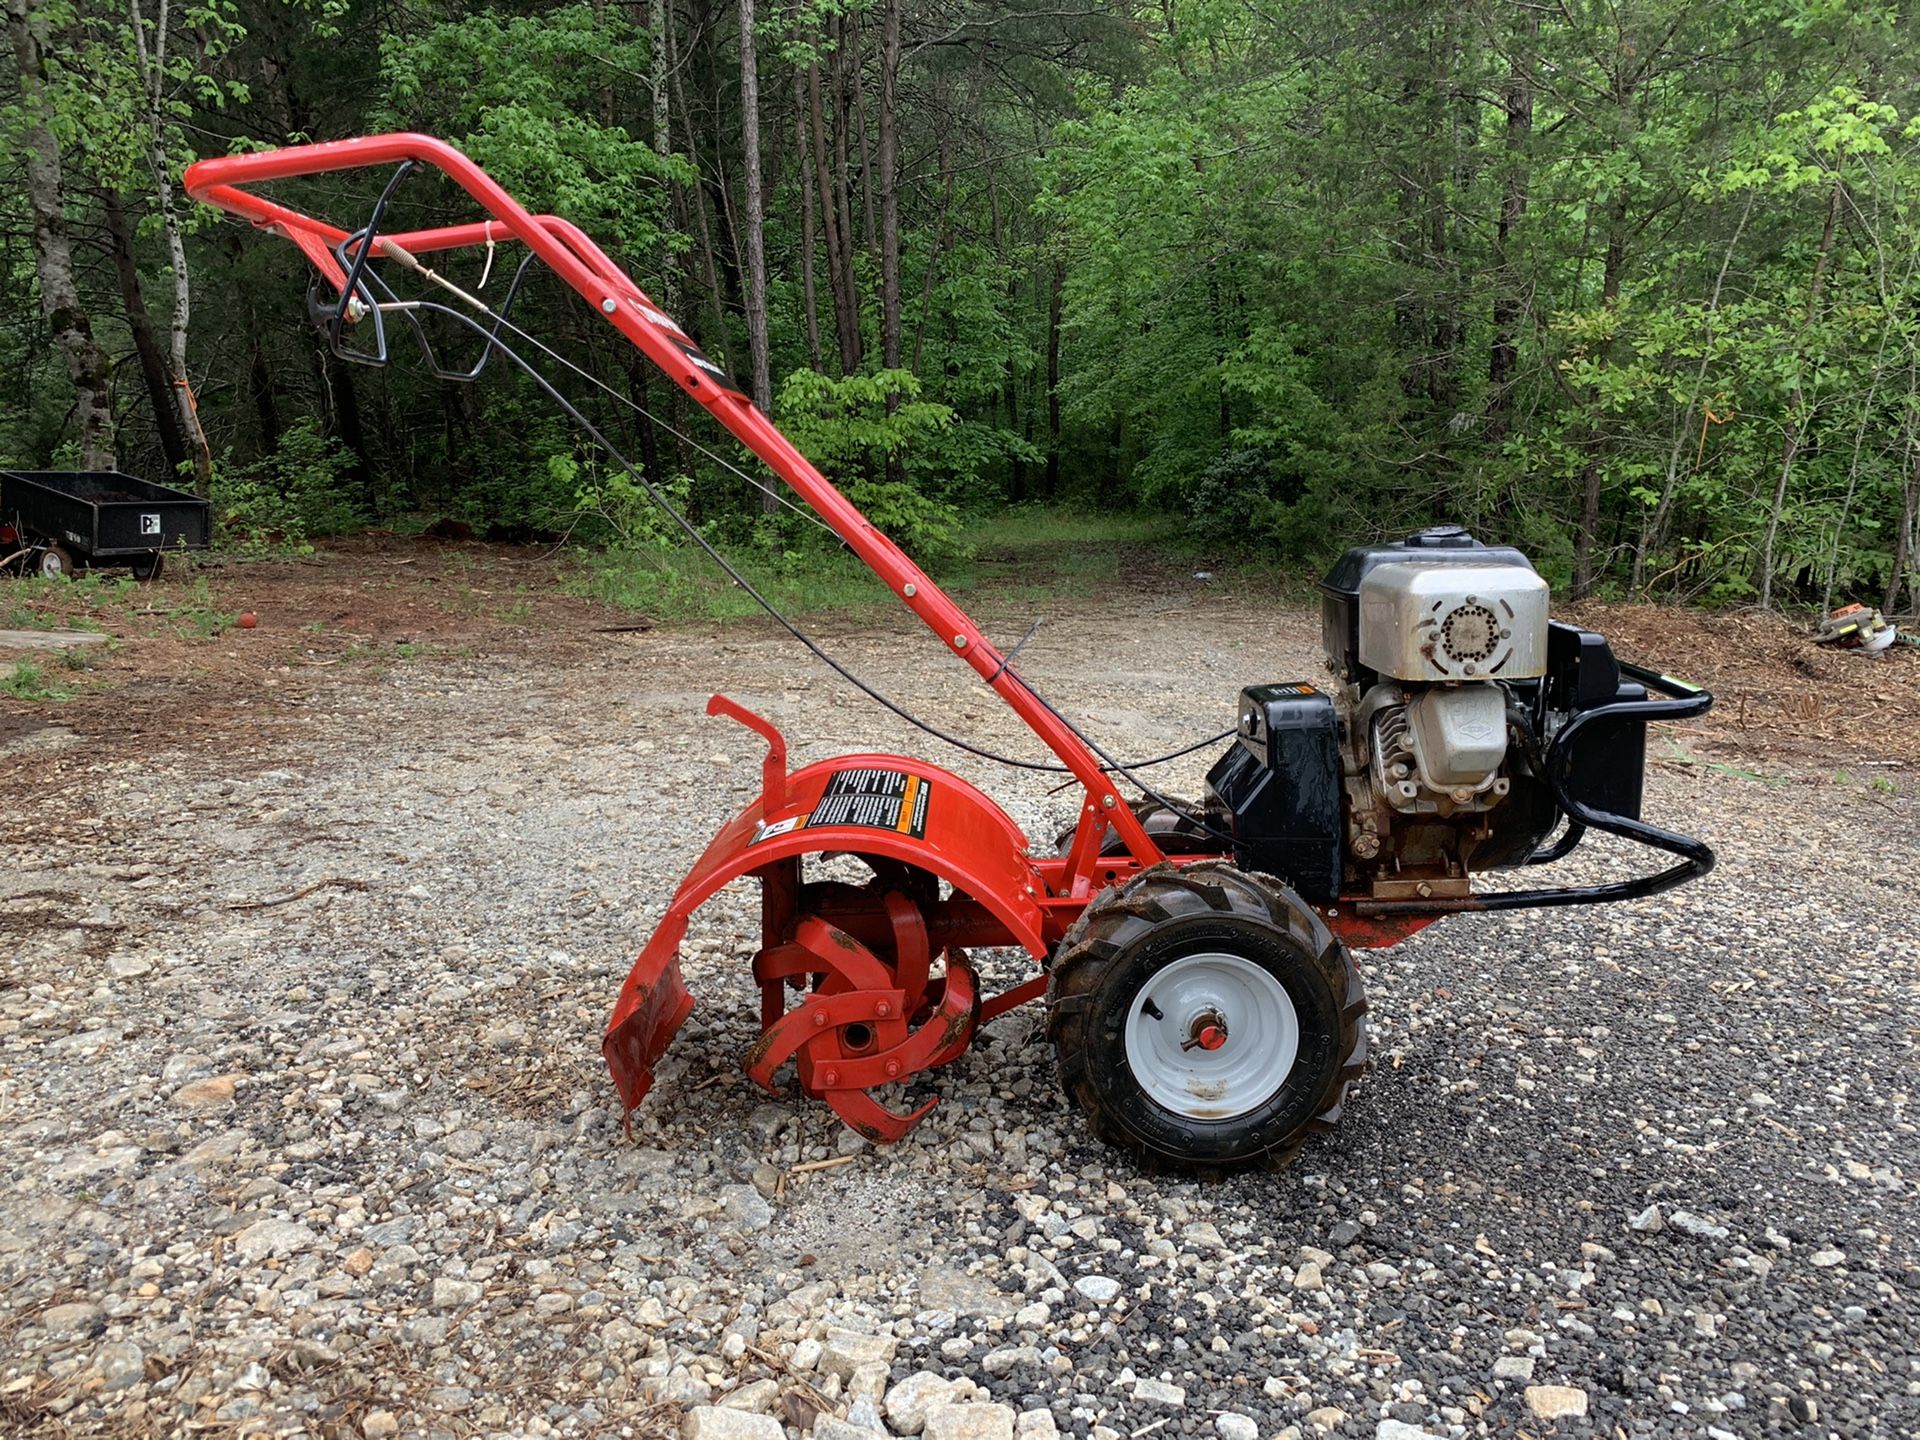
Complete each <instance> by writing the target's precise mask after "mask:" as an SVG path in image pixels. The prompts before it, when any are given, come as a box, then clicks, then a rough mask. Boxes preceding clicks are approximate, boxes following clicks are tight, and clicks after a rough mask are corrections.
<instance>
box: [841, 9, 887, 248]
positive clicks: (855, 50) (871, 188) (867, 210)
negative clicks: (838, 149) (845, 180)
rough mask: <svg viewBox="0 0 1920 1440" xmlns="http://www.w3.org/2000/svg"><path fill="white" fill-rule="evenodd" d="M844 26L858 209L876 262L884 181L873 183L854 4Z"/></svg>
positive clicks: (861, 38)
mask: <svg viewBox="0 0 1920 1440" xmlns="http://www.w3.org/2000/svg"><path fill="white" fill-rule="evenodd" d="M847 29H848V36H847V41H848V46H849V52H850V53H849V54H848V56H847V79H848V82H849V84H848V93H849V95H850V96H851V97H852V104H853V135H854V142H855V144H857V145H858V146H859V150H860V208H861V210H862V212H864V216H865V219H866V223H867V254H869V255H871V256H872V257H873V259H874V260H875V262H878V261H879V259H880V229H879V219H878V216H877V214H876V212H875V210H874V198H875V191H877V190H878V189H879V188H880V185H884V184H885V183H886V182H885V181H884V180H883V181H880V182H879V183H878V184H876V183H875V181H874V175H873V147H872V146H871V145H869V144H868V143H867V84H866V79H867V57H866V48H865V44H864V40H865V37H864V36H863V35H862V34H861V30H860V10H859V9H858V8H857V7H856V8H854V9H853V10H852V12H851V13H850V14H849V15H848V16H847ZM882 83H884V81H883V82H882Z"/></svg>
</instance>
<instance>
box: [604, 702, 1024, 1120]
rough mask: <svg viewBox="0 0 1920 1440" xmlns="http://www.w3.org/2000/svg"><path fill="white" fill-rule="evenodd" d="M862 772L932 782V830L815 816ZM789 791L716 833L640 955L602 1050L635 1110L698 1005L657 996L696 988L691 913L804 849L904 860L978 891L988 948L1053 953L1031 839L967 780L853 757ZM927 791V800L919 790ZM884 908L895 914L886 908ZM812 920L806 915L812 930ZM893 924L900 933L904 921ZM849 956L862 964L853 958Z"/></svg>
mask: <svg viewBox="0 0 1920 1440" xmlns="http://www.w3.org/2000/svg"><path fill="white" fill-rule="evenodd" d="M723 713H732V712H731V710H726V711H724V712H723ZM763 723H764V722H763ZM755 728H756V729H758V727H757V726H756V727H755ZM767 728H768V729H771V728H772V727H771V726H769V727H767ZM762 733H765V732H762ZM776 734H777V732H776ZM858 770H870V771H884V772H892V773H897V774H901V775H905V776H907V777H909V778H910V779H911V780H913V781H916V782H918V784H921V785H928V786H931V787H932V789H931V790H930V792H929V794H928V796H927V801H926V807H925V821H924V827H923V830H922V833H920V834H918V835H916V834H912V833H908V832H904V831H901V830H898V829H881V828H877V827H875V826H872V825H846V824H839V825H836V824H815V823H812V822H813V817H814V813H815V811H816V810H817V809H819V808H820V804H821V800H822V798H823V797H824V796H825V793H826V790H827V787H828V785H829V784H830V783H831V782H832V780H833V777H834V776H835V775H836V774H840V773H842V772H847V771H858ZM770 788H771V787H770ZM779 789H780V793H781V795H782V802H781V803H780V804H779V805H778V806H776V807H775V808H774V809H772V810H771V811H769V810H767V809H766V808H765V796H763V797H762V798H761V799H759V800H755V801H754V802H753V803H752V804H750V805H748V806H747V808H746V809H744V810H742V811H741V812H740V813H739V814H738V815H736V816H735V817H734V818H733V819H732V820H731V821H729V822H728V823H727V825H726V826H725V827H723V828H722V829H721V831H720V833H719V834H718V835H717V836H715V837H714V839H713V842H712V843H711V844H710V845H708V846H707V849H706V852H705V853H704V854H702V855H701V857H700V859H699V860H698V861H697V862H696V863H695V864H694V867H693V869H692V871H690V872H689V873H688V875H687V878H686V879H685V880H683V881H682V882H681V884H680V888H679V890H678V891H677V892H676V893H675V894H674V897H673V900H672V902H671V903H670V904H669V905H668V906H667V913H666V914H665V915H664V916H663V917H662V918H661V921H660V926H659V928H658V929H657V930H656V931H655V932H654V934H653V937H652V938H651V939H650V940H648V942H647V945H646V948H645V949H643V950H642V951H641V952H640V956H639V958H638V959H637V960H636V961H635V962H634V966H633V971H632V973H631V974H630V975H628V977H627V983H626V985H625V986H624V987H623V988H622V990H621V992H620V1001H619V1003H618V1005H616V1006H615V1008H614V1012H613V1019H612V1021H611V1022H610V1023H609V1025H608V1027H607V1034H606V1040H605V1042H604V1044H603V1046H602V1048H603V1050H604V1052H605V1054H606V1057H607V1064H608V1066H609V1067H610V1068H611V1069H612V1071H613V1075H614V1081H615V1083H616V1084H617V1085H618V1087H619V1090H620V1096H621V1099H622V1100H623V1101H625V1103H626V1105H627V1106H628V1108H629V1109H631V1108H632V1107H633V1106H635V1105H637V1104H639V1103H640V1101H641V1099H642V1098H643V1097H644V1096H645V1095H646V1093H647V1089H648V1087H649V1086H650V1085H651V1084H652V1080H653V1068H652V1067H653V1064H654V1062H655V1061H656V1060H657V1059H658V1057H659V1056H660V1054H661V1053H663V1052H664V1051H665V1049H666V1047H667V1044H668V1043H669V1042H670V1041H671V1040H672V1038H673V1033H674V1031H676V1030H678V1029H679V1027H680V1025H681V1023H682V1022H684V1021H685V1019H686V1015H687V1010H688V1009H691V1006H690V1005H689V1006H688V1007H686V1009H675V1008H668V1007H663V1006H662V1005H660V1004H658V1003H656V1001H655V997H656V996H658V995H660V994H662V993H663V992H664V993H668V994H674V993H680V994H684V993H685V983H684V981H683V980H682V978H681V973H680V965H679V950H680V945H681V942H682V941H683V940H684V939H685V938H686V932H687V922H688V918H689V917H690V916H691V915H692V913H693V912H694V911H695V910H696V909H698V908H699V907H700V906H701V905H702V904H703V903H705V902H706V900H707V899H708V898H709V897H711V896H712V895H713V894H714V892H715V891H717V890H719V889H720V887H721V886H723V885H725V884H727V883H728V882H729V881H733V880H737V879H740V878H741V877H743V876H747V875H754V874H759V873H761V872H762V871H766V870H770V869H775V868H777V867H778V866H779V865H780V864H781V862H784V861H788V860H791V859H793V858H795V857H798V856H801V855H810V854H820V853H823V852H836V851H848V852H853V853H856V854H864V855H874V856H878V857H882V858H887V859H893V860H897V861H902V862H904V863H906V864H908V865H913V866H916V867H918V868H919V869H922V870H925V871H928V872H930V873H931V874H933V875H936V876H938V877H939V878H940V879H942V880H944V881H946V882H947V883H948V884H949V885H951V886H952V887H953V888H954V889H955V890H956V891H958V892H959V893H960V894H962V895H964V896H965V897H967V899H968V900H969V901H971V902H972V905H973V907H974V908H973V909H971V910H970V911H967V912H965V917H966V918H967V919H969V920H971V921H972V922H973V931H974V933H979V931H981V930H987V931H988V935H989V938H987V939H986V941H985V942H984V943H987V944H1012V945H1018V946H1020V947H1021V948H1023V949H1025V950H1026V951H1027V952H1028V953H1029V954H1031V955H1033V956H1034V957H1035V958H1036V959H1040V958H1044V957H1045V955H1046V954H1047V952H1048V946H1049V943H1050V942H1049V940H1048V938H1047V928H1048V927H1047V925H1046V923H1045V918H1044V916H1043V914H1042V911H1041V908H1040V905H1039V901H1038V899H1037V897H1036V895H1035V891H1036V889H1037V888H1038V887H1037V884H1036V881H1035V878H1034V870H1033V867H1032V865H1031V864H1030V863H1029V861H1028V860H1027V857H1026V851H1027V848H1028V847H1027V838H1026V836H1025V835H1024V834H1022V833H1021V830H1020V827H1019V826H1017V825H1015V824H1014V823H1013V821H1012V820H1011V819H1009V818H1008V817H1007V815H1006V814H1005V812H1003V811H1002V810H1001V809H1000V807H999V806H997V805H995V804H994V803H993V801H991V800H990V799H988V798H987V797H986V796H985V795H984V794H982V793H981V792H980V791H979V790H977V789H975V788H974V787H973V786H972V785H970V784H968V783H967V782H966V781H965V780H962V779H961V778H960V777H959V776H957V775H954V774H952V773H950V772H949V771H946V770H943V769H941V768H940V767H939V766H937V765H931V764H928V763H927V762H926V761H924V760H915V759H911V758H909V757H907V756H904V755H843V756H838V757H836V758H835V759H832V760H823V761H821V762H819V763H818V764H814V765H809V766H807V767H806V768H804V769H801V770H797V771H795V772H794V773H793V774H791V775H788V776H785V777H784V780H783V783H782V785H781V786H780V787H779ZM915 795H916V798H917V795H918V792H917V790H916V792H915ZM881 914H882V917H883V919H884V916H885V912H884V909H883V910H882V911H881ZM983 916H984V917H990V924H987V923H982V917H983ZM806 923H807V922H806V921H805V920H804V919H803V920H801V921H800V924H801V925H802V926H804V925H805V924H806ZM885 923H886V925H887V927H888V930H889V931H891V930H892V929H893V922H892V921H891V920H885ZM787 939H788V937H786V936H781V935H769V936H768V937H767V944H768V946H769V947H778V946H780V945H781V944H782V943H783V942H785V941H786V940H787ZM854 943H856V944H858V943H859V942H858V941H855V942H854ZM925 944H926V945H927V947H928V949H929V952H930V953H933V947H934V946H935V944H936V940H935V938H934V936H933V935H932V934H931V933H930V934H929V938H928V939H927V940H926V942H925ZM938 945H939V948H940V949H946V950H949V952H950V948H951V942H949V941H947V940H946V939H944V938H941V939H939V940H938ZM803 948H804V947H803ZM846 958H847V960H848V961H849V962H850V961H851V959H852V956H851V954H849V955H848V956H847V957H846ZM807 970H808V967H807V965H806V963H805V960H804V957H799V958H796V957H793V956H791V955H789V956H786V957H784V959H783V958H780V957H773V958H772V959H771V960H770V959H769V956H768V954H767V952H765V951H763V952H762V959H761V961H760V962H757V964H756V974H757V975H758V976H759V978H760V979H761V980H762V983H763V986H764V985H765V984H766V983H767V982H769V981H772V980H782V981H784V978H785V976H786V975H789V974H804V973H807ZM862 988H873V987H871V985H870V983H867V977H863V986H862ZM764 994H765V991H764V989H763V996H764ZM764 1013H765V1012H764V1010H763V1014H764Z"/></svg>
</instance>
